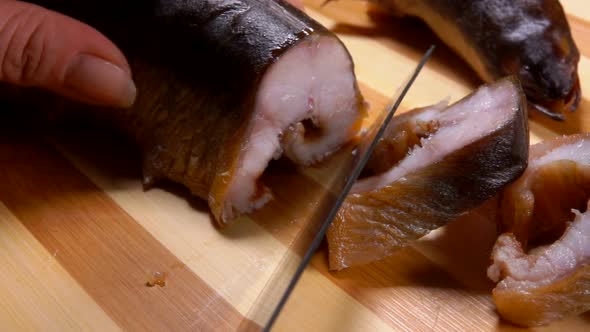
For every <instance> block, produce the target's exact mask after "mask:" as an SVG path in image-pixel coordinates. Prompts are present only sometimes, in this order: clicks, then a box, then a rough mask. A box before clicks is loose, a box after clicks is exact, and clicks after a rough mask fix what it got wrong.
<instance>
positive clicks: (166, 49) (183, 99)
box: [31, 0, 363, 226]
mask: <svg viewBox="0 0 590 332" xmlns="http://www.w3.org/2000/svg"><path fill="white" fill-rule="evenodd" d="M31 2H33V3H36V4H39V5H42V6H44V7H47V8H50V9H54V10H56V11H59V12H61V13H64V14H67V15H70V16H72V17H74V18H77V19H80V20H82V21H84V22H86V23H88V24H91V25H92V26H94V27H96V28H97V29H98V30H100V31H101V32H103V33H104V34H105V35H106V36H107V37H108V38H110V39H112V40H113V41H114V42H115V44H117V45H118V46H119V47H120V48H121V49H122V51H123V53H124V54H125V55H126V57H127V58H128V61H129V63H130V66H131V69H132V73H133V76H134V80H135V82H136V85H137V88H138V97H137V100H136V103H135V105H134V106H133V107H132V108H129V109H124V110H120V109H117V110H110V109H108V110H98V111H96V112H93V113H94V114H95V115H98V116H101V115H104V117H106V119H107V120H108V121H111V122H113V123H115V125H116V126H118V127H120V128H121V129H122V130H123V131H124V132H125V133H127V134H128V135H130V136H131V137H132V138H133V139H134V140H135V141H136V142H137V143H138V144H139V145H140V146H141V148H142V151H143V155H144V162H143V172H144V179H145V180H144V182H145V183H146V185H148V186H149V185H151V184H153V183H155V182H157V181H158V180H159V179H170V180H173V181H175V182H179V183H182V184H184V185H185V186H186V187H188V188H189V189H190V190H191V192H192V193H193V194H195V195H197V196H199V197H201V198H203V199H205V200H207V201H208V203H209V207H210V209H211V212H212V214H213V216H214V218H215V219H216V221H217V222H218V224H220V225H222V226H223V225H225V224H227V223H229V222H231V221H232V220H234V219H236V218H237V217H239V216H240V215H241V214H243V213H247V212H249V211H251V210H253V209H256V208H258V207H260V206H261V205H263V204H264V203H265V202H266V201H267V200H268V199H269V197H270V195H271V193H269V192H268V191H267V189H266V188H265V187H264V186H263V184H261V183H259V182H258V180H257V177H256V176H255V175H256V173H257V172H258V171H259V170H258V168H262V169H264V167H266V164H265V163H267V162H268V161H270V160H271V159H272V158H273V157H278V155H281V154H282V153H283V150H285V151H286V152H289V151H287V150H288V149H289V148H290V146H292V145H293V144H291V145H288V144H287V143H289V142H288V141H287V138H284V137H283V139H282V141H278V140H280V139H281V135H282V132H281V133H277V134H276V135H275V136H273V139H275V138H276V139H277V141H278V142H274V141H273V142H272V143H271V145H273V147H272V148H273V149H276V150H273V151H272V152H268V151H266V152H264V155H263V156H261V157H260V158H258V157H256V159H260V164H259V165H256V168H257V169H256V170H253V171H251V172H250V173H252V174H250V173H248V175H247V176H246V175H244V176H243V177H244V178H245V177H247V179H246V180H241V181H242V182H240V183H246V184H247V185H248V186H249V187H248V190H251V191H253V194H252V196H251V197H246V198H244V197H238V196H239V195H240V191H241V189H240V188H237V187H239V186H237V185H236V186H234V187H232V186H233V184H234V183H235V181H237V180H236V179H237V178H238V177H239V176H241V175H240V174H242V173H240V172H241V171H242V170H243V167H242V164H243V163H244V160H246V158H247V155H248V153H246V152H244V151H246V150H247V149H248V146H247V144H249V143H248V142H249V141H250V139H249V138H250V136H254V134H252V133H253V130H255V128H256V126H257V123H256V119H257V118H260V117H258V116H255V115H254V114H255V109H256V108H257V107H258V103H259V102H260V101H259V100H258V96H259V95H260V93H261V91H260V90H261V86H262V85H263V84H264V78H265V77H266V76H265V75H266V74H267V73H269V72H270V69H272V68H277V67H276V66H274V67H273V65H275V64H278V63H280V60H281V59H282V58H286V57H287V55H288V53H289V51H291V50H294V49H295V48H296V47H301V48H304V49H305V48H306V47H307V48H309V50H310V53H313V52H311V50H317V49H321V47H324V49H325V48H326V47H327V48H332V49H339V52H340V53H338V54H339V56H340V57H341V58H342V57H345V58H346V60H347V61H350V65H348V64H347V65H346V66H345V67H346V68H341V70H339V71H338V72H344V71H347V72H348V73H350V75H352V77H354V68H353V64H352V59H351V58H350V55H349V54H348V53H347V51H346V50H345V48H344V46H343V45H342V43H341V42H340V41H339V40H338V39H337V37H335V35H333V34H332V33H331V32H329V31H328V30H326V29H325V28H324V27H323V26H321V25H320V24H319V23H317V22H316V21H314V20H313V19H311V18H310V17H308V16H307V15H305V14H304V13H303V12H301V11H299V10H298V9H296V8H295V7H293V6H291V5H289V4H288V3H286V2H283V1H281V0H224V1H216V0H201V1H180V0H159V1H139V0H135V1H112V0H107V1H82V0H34V1H31ZM320 44H321V45H320ZM326 45H327V46H326ZM299 52H300V53H302V52H303V53H304V52H305V50H303V51H301V49H300V51H299ZM315 52H316V53H317V52H319V51H315ZM311 56H313V54H312V55H310V57H311ZM347 89H349V90H350V91H351V93H350V94H349V95H350V96H349V97H345V98H349V99H350V102H349V101H347V104H346V105H347V106H345V107H350V111H348V110H347V109H345V110H336V109H334V110H333V111H334V112H336V111H342V112H341V113H342V114H346V113H347V112H348V114H350V115H351V119H345V120H343V122H344V123H342V124H341V128H340V133H341V134H339V135H342V136H343V137H339V138H336V139H334V140H333V141H332V142H331V143H330V144H328V145H329V146H326V147H325V148H321V147H320V148H318V149H317V150H318V151H316V152H314V153H313V154H312V155H310V156H309V158H305V159H303V158H300V155H297V153H291V154H289V157H291V159H293V160H294V161H295V162H296V163H298V164H308V163H311V162H315V161H316V160H320V159H322V158H324V157H326V156H327V155H329V154H330V153H331V152H333V151H334V150H336V149H337V148H338V147H339V146H340V145H341V144H343V143H345V141H346V139H347V137H352V136H354V135H355V133H356V131H357V130H358V127H359V126H360V121H361V117H362V115H363V110H362V108H363V99H362V96H361V95H360V92H359V90H358V86H357V84H356V80H354V79H353V82H352V83H351V84H350V86H347ZM344 91H345V92H346V91H348V90H344ZM349 104H350V105H349ZM316 108H319V106H317V105H316ZM318 112H319V111H318ZM286 113H287V111H285V112H284V114H286ZM309 113H310V114H311V113H312V112H311V111H310V112H309ZM256 114H258V113H256ZM281 114H283V113H279V116H282V115H281ZM342 116H344V115H342ZM353 117H354V118H353ZM341 118H342V117H341ZM301 120H302V119H301ZM314 120H315V119H312V121H314ZM298 121H299V120H298ZM295 122H296V121H294V122H293V124H296V123H295ZM314 124H315V123H314ZM281 125H284V124H281ZM321 125H322V124H320V126H321ZM277 126H278V125H277ZM285 126H286V125H285ZM289 128H290V127H289ZM280 129H283V128H280ZM285 130H290V129H285ZM277 136H278V138H277ZM291 136H297V135H290V136H289V137H291ZM344 136H346V137H344ZM275 143H276V144H277V145H281V146H278V147H275V146H274V145H275ZM282 144H285V146H282ZM311 144H312V143H310V145H311ZM287 145H288V146H287ZM268 149H270V148H269V147H267V150H268ZM269 154H270V155H269ZM260 171H262V170H260ZM240 179H241V178H240ZM232 188H233V189H232ZM243 191H244V192H246V189H244V190H243ZM240 199H241V200H242V201H240V202H238V201H239V200H240ZM246 200H247V201H246ZM239 204H241V206H240V207H239V208H238V207H236V206H238V205H239Z"/></svg>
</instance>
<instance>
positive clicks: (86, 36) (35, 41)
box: [0, 0, 136, 107]
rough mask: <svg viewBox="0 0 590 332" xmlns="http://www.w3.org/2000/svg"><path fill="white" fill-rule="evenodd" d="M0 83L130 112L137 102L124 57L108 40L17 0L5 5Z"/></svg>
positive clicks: (1, 3)
mask: <svg viewBox="0 0 590 332" xmlns="http://www.w3.org/2000/svg"><path fill="white" fill-rule="evenodd" d="M0 81H3V82H6V83H10V84H16V85H20V86H25V87H38V88H43V89H47V90H49V91H52V92H55V93H58V94H60V95H63V96H65V97H69V98H72V99H76V100H79V101H83V102H86V103H90V104H98V105H105V106H114V107H128V106H130V105H131V104H133V102H134V100H135V96H136V88H135V84H134V83H133V80H132V78H131V70H130V69H129V64H128V63H127V61H126V59H125V56H124V55H123V53H122V52H121V51H120V50H119V49H118V48H117V47H116V46H115V45H114V44H113V43H112V42H111V41H109V40H108V39H107V38H106V37H105V36H103V35H102V34H101V33H100V32H98V31H97V30H95V29H93V28H91V27H90V26H88V25H86V24H84V23H82V22H79V21H77V20H75V19H73V18H70V17H67V16H64V15H62V14H59V13H56V12H54V11H50V10H47V9H45V8H42V7H39V6H36V5H33V4H29V3H25V2H20V1H16V0H0Z"/></svg>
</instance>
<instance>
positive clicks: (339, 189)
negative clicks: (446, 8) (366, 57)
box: [259, 45, 435, 332]
mask: <svg viewBox="0 0 590 332" xmlns="http://www.w3.org/2000/svg"><path fill="white" fill-rule="evenodd" d="M434 49H435V46H434V45H432V46H430V48H429V49H428V50H427V51H426V53H424V55H423V56H422V59H421V60H420V62H419V63H418V65H417V66H416V68H415V69H414V71H413V72H412V73H411V75H410V76H409V77H408V78H407V79H406V81H405V82H404V83H403V84H402V85H401V87H400V88H398V90H397V91H396V93H395V94H394V95H393V97H392V98H391V100H390V103H389V104H388V105H387V107H386V108H385V109H384V110H383V111H381V113H380V114H379V116H378V117H377V118H376V120H375V121H374V122H373V124H372V125H371V127H370V128H369V129H368V131H367V132H366V133H365V135H364V136H363V137H362V138H361V141H360V142H359V143H358V144H357V145H356V147H355V148H354V150H352V151H351V153H352V158H348V160H346V163H347V164H346V165H344V166H343V167H341V168H339V170H338V171H337V173H338V174H337V175H336V176H335V177H334V178H337V179H338V181H332V182H331V184H330V185H329V187H330V188H328V189H327V192H328V193H338V194H337V195H333V194H332V195H329V194H328V195H327V197H326V200H325V201H322V203H321V204H320V207H319V208H317V210H316V212H315V214H314V216H313V217H312V218H314V220H317V223H318V224H319V228H318V230H317V233H316V234H315V236H314V237H313V240H312V241H311V243H310V244H309V246H308V247H307V250H306V251H305V254H304V255H303V258H302V259H301V261H300V263H299V264H298V265H297V266H296V269H295V270H294V272H293V274H292V277H291V278H290V279H289V281H288V282H287V283H285V282H284V275H282V274H284V271H285V270H286V269H288V267H283V268H282V269H281V268H279V269H278V270H279V271H278V272H275V278H273V279H272V280H271V281H269V282H268V283H267V285H266V286H265V290H266V294H265V295H264V296H262V297H263V299H261V300H262V301H265V302H267V303H266V306H268V305H272V303H268V302H269V301H270V302H276V304H274V309H273V310H272V311H270V312H269V313H270V316H269V318H268V319H267V320H266V324H265V326H264V328H263V331H265V332H266V331H270V330H271V329H272V327H273V325H274V323H275V321H276V320H277V318H278V316H279V314H280V313H281V311H282V309H283V308H284V306H285V304H286V303H287V300H288V299H289V296H290V295H291V293H292V292H293V290H294V289H295V286H296V285H297V282H298V281H299V279H300V278H301V275H302V274H303V272H304V271H305V269H306V267H307V265H309V262H310V260H311V258H312V256H313V254H314V253H315V252H316V250H317V249H318V247H319V246H320V244H321V242H322V240H323V239H324V236H325V234H326V231H327V230H328V228H329V227H330V225H331V224H332V221H333V220H334V218H335V217H336V214H337V213H338V210H339V208H340V206H341V205H342V203H343V202H344V200H345V199H346V196H348V193H349V192H350V190H351V189H352V186H353V185H354V183H355V181H356V180H357V178H358V177H359V175H360V173H361V171H362V170H363V168H364V167H365V165H366V163H367V161H368V160H369V158H370V157H371V154H372V153H373V150H374V149H375V147H376V145H377V142H378V141H379V139H380V138H381V137H382V136H383V133H384V132H385V129H386V128H387V125H388V124H389V122H390V121H391V118H392V117H393V115H394V114H395V112H396V111H397V109H398V107H399V105H400V104H401V102H402V100H403V99H404V97H405V96H406V94H407V92H408V90H409V89H410V87H411V86H412V84H413V83H414V81H415V80H416V78H417V77H418V75H419V73H420V71H421V70H422V68H423V67H424V65H425V64H426V62H427V61H428V59H429V58H430V56H431V55H432V52H433V51H434ZM283 265H291V266H293V264H292V262H291V263H289V262H286V263H284V264H283ZM273 281H274V282H273ZM277 295H280V297H277ZM259 302H260V301H259ZM265 315H268V314H265Z"/></svg>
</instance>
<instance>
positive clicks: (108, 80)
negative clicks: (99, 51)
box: [64, 54, 137, 107]
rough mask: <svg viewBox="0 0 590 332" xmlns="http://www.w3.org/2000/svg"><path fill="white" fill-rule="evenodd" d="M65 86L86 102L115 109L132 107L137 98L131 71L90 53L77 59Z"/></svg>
mask: <svg viewBox="0 0 590 332" xmlns="http://www.w3.org/2000/svg"><path fill="white" fill-rule="evenodd" d="M64 84H65V86H66V87H67V88H69V89H72V90H73V91H75V92H76V93H77V94H78V96H79V97H81V98H83V99H88V100H89V101H93V102H96V103H101V104H107V105H111V106H116V107H129V106H131V105H133V103H134V102H135V97H136V95H137V88H136V87H135V83H133V79H132V78H131V75H130V74H129V72H127V71H126V70H123V69H121V68H120V67H117V66H116V65H114V64H112V63H110V62H108V61H105V60H103V59H101V58H99V57H96V56H93V55H88V54H80V55H78V56H76V57H75V59H74V60H73V61H72V62H71V63H70V64H69V66H68V69H67V71H66V75H65V81H64Z"/></svg>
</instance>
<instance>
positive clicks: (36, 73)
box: [0, 0, 303, 107]
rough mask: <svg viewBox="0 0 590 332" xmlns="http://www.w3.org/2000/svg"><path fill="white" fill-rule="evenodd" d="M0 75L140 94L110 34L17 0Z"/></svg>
mask: <svg viewBox="0 0 590 332" xmlns="http://www.w3.org/2000/svg"><path fill="white" fill-rule="evenodd" d="M287 1H288V2H290V3H291V4H293V5H294V6H296V7H298V8H300V9H302V8H303V0H287ZM0 81H2V82H6V83H10V84H15V85H20V86H25V87H38V88H43V89H47V90H49V91H52V92H55V93H57V94H60V95H62V96H65V97H68V98H72V99H75V100H79V101H82V102H86V103H89V104H96V105H104V106H113V107H129V106H131V105H132V104H133V102H134V101H135V97H136V94H137V91H136V87H135V84H134V82H133V80H132V76H131V70H130V68H129V64H128V63H127V60H126V59H125V56H124V55H123V53H122V52H121V51H120V50H119V49H118V48H117V46H115V45H114V44H113V43H112V42H111V41H109V40H108V39H107V38H106V37H105V36H104V35H102V34H101V33H100V32H98V31H97V30H95V29H94V28H92V27H90V26H88V25H86V24H85V23H82V22H80V21H77V20H75V19H73V18H70V17H67V16H65V15H62V14H59V13H57V12H54V11H51V10H48V9H45V8H42V7H39V6H36V5H33V4H30V3H25V2H21V1H16V0H0Z"/></svg>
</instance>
